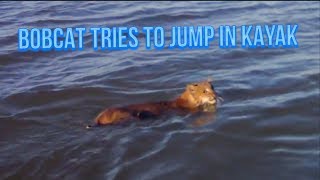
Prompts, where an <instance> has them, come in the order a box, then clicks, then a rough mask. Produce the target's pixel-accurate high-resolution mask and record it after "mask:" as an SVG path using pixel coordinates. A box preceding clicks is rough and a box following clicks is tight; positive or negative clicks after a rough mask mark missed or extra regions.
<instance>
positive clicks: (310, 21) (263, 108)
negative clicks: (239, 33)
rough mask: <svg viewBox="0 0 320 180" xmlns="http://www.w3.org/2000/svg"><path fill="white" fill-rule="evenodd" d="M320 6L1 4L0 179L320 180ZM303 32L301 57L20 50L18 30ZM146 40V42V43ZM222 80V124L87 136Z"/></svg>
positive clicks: (188, 119) (127, 128) (159, 122)
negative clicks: (104, 118)
mask: <svg viewBox="0 0 320 180" xmlns="http://www.w3.org/2000/svg"><path fill="white" fill-rule="evenodd" d="M319 6H320V5H319V2H232V3H227V2H1V4H0V26H1V28H0V29H1V30H0V32H1V33H0V44H1V49H0V86H1V90H0V122H1V126H0V179H61V178H63V179H245V180H250V179H268V180H269V179H281V180H283V179H290V180H291V179H297V180H301V179H304V180H313V179H318V178H319V176H320V174H319V132H320V131H319V129H320V128H319V114H320V113H319V68H320V66H319V48H320V47H319V41H320V38H319V35H320V34H319V29H320V25H319V24H320V23H319V18H320V15H319ZM271 23H277V24H294V23H296V24H299V29H298V32H297V40H298V42H299V48H297V49H283V48H279V49H261V48H258V49H242V48H236V49H220V48H219V47H218V44H217V42H218V41H217V40H215V41H214V42H213V43H212V44H211V46H210V49H208V50H183V51H182V50H167V49H164V50H162V51H159V50H149V51H148V50H145V48H143V47H144V43H141V44H140V48H139V49H138V50H137V51H130V50H129V51H93V50H92V49H91V48H90V46H91V43H92V42H91V39H90V38H88V37H87V39H86V40H85V46H86V48H85V50H84V51H75V52H46V53H34V52H27V53H20V52H17V51H16V49H17V29H18V28H19V27H27V28H32V27H39V28H42V27H49V28H55V27H62V28H65V27H79V26H85V27H87V28H89V27H93V26H110V27H112V26H133V25H134V26H137V27H138V28H139V29H141V28H142V27H143V26H156V25H159V26H163V27H165V29H169V28H170V27H171V26H176V25H182V26H183V25H188V26H189V25H212V26H214V27H215V28H217V27H218V26H219V25H225V24H229V25H233V24H234V25H237V26H238V27H239V26H241V25H244V24H253V25H255V24H271ZM144 38H145V37H144V35H141V36H139V40H140V42H143V41H144ZM208 77H211V78H213V79H214V85H215V88H216V90H217V91H218V93H219V94H220V95H221V96H222V97H223V98H224V102H223V104H221V105H219V107H218V111H217V113H216V114H215V118H212V120H211V121H209V122H208V123H207V124H204V125H202V126H195V125H194V121H195V120H196V119H197V118H199V117H197V115H190V114H189V115H186V116H181V117H180V116H169V117H166V118H159V119H153V120H150V121H144V122H135V123H129V124H127V125H124V126H116V127H105V128H98V129H94V130H93V129H92V130H89V131H88V130H87V129H85V128H84V127H85V125H87V124H89V123H91V122H92V121H93V119H94V117H95V116H96V115H97V114H98V113H99V112H100V111H101V110H103V109H104V108H107V107H110V106H118V105H126V104H132V103H139V102H146V101H158V100H166V99H168V100H169V99H172V98H175V97H176V96H177V95H178V94H179V93H181V91H182V90H183V88H184V87H185V85H186V84H187V83H189V82H194V81H198V80H204V79H207V78H208Z"/></svg>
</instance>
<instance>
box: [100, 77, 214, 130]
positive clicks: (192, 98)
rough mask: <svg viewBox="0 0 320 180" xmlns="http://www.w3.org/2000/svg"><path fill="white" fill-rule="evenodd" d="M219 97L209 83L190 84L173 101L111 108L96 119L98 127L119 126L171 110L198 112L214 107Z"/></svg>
mask: <svg viewBox="0 0 320 180" xmlns="http://www.w3.org/2000/svg"><path fill="white" fill-rule="evenodd" d="M216 102H217V95H216V92H215V91H214V89H213V86H212V85H211V83H210V82H209V81H203V82H198V83H191V84H188V85H187V87H186V89H185V91H184V92H183V93H182V94H181V95H180V96H179V97H178V98H176V99H175V100H173V101H163V102H154V103H144V104H134V105H128V106H124V107H115V108H109V109H106V110H104V111H103V112H101V113H100V114H99V115H98V116H97V117H96V119H95V123H96V124H97V125H110V124H118V123H121V122H124V121H126V120H130V119H131V120H139V119H145V118H149V117H157V116H159V115H161V114H163V113H164V112H166V111H169V110H175V111H187V112H198V111H203V109H202V107H203V106H208V105H210V106H214V105H215V104H216Z"/></svg>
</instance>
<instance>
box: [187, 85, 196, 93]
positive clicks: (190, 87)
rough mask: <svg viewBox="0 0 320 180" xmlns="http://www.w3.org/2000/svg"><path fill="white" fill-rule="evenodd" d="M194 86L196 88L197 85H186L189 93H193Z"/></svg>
mask: <svg viewBox="0 0 320 180" xmlns="http://www.w3.org/2000/svg"><path fill="white" fill-rule="evenodd" d="M195 86H198V84H196V83H191V84H188V85H187V90H189V91H191V92H193V91H194V88H195Z"/></svg>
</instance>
